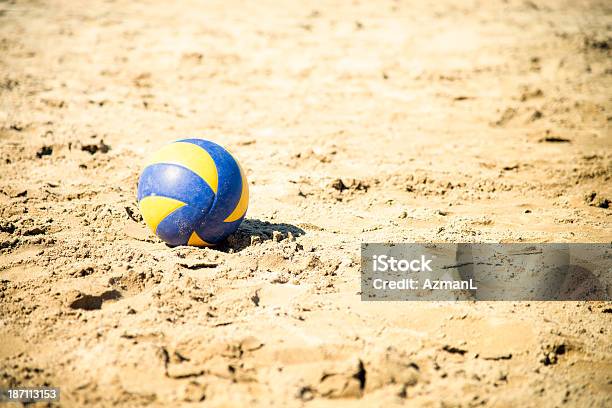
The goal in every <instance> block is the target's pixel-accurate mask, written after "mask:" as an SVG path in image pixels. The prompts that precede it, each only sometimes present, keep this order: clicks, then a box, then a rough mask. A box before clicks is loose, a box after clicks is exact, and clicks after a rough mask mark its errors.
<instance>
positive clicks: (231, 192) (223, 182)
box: [179, 139, 242, 222]
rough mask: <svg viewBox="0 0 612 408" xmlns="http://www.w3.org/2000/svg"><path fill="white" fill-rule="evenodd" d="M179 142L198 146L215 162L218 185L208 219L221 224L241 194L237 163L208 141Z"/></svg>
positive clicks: (191, 140)
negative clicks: (218, 221)
mask: <svg viewBox="0 0 612 408" xmlns="http://www.w3.org/2000/svg"><path fill="white" fill-rule="evenodd" d="M179 141H180V142H186V143H193V144H195V145H197V146H200V147H201V148H203V149H204V150H206V151H207V152H208V154H210V156H211V157H212V159H213V161H214V162H215V165H216V166H217V174H218V179H219V185H218V187H217V197H216V199H215V202H214V203H213V208H212V209H211V211H210V214H209V217H212V218H211V219H214V220H218V219H220V222H223V220H225V219H226V218H227V217H228V216H229V215H230V214H231V213H232V211H233V210H234V208H236V205H237V204H238V201H239V200H240V194H241V193H242V177H241V175H240V168H239V167H238V163H236V160H234V158H233V157H232V155H231V154H230V153H229V152H228V151H227V150H225V149H224V148H223V147H221V146H219V145H218V144H216V143H213V142H209V141H208V140H203V139H184V140H179Z"/></svg>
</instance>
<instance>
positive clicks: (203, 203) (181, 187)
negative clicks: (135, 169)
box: [138, 139, 249, 246]
mask: <svg viewBox="0 0 612 408" xmlns="http://www.w3.org/2000/svg"><path fill="white" fill-rule="evenodd" d="M248 204H249V186H248V182H247V179H246V175H245V174H244V171H243V170H242V168H241V167H240V164H238V161H237V160H236V159H235V158H234V157H233V156H232V155H231V154H230V153H229V152H228V151H227V150H225V149H224V148H223V147H221V146H219V145H218V144H216V143H213V142H211V141H208V140H204V139H183V140H177V141H176V142H173V143H170V144H167V145H165V146H164V147H162V148H161V149H160V150H158V151H157V152H156V153H154V154H153V155H152V156H151V157H150V158H149V160H148V161H147V163H146V165H145V167H144V169H143V171H142V173H141V175H140V179H139V181H138V207H139V209H140V212H141V214H142V217H143V218H144V221H145V223H146V224H147V225H148V226H149V228H150V229H151V231H153V233H154V234H155V235H157V236H158V237H159V238H161V239H162V240H163V241H165V242H166V243H167V244H169V245H172V246H177V245H195V246H212V245H216V244H218V243H220V242H222V241H223V240H224V239H225V238H227V236H228V235H230V234H232V233H233V232H235V231H236V229H238V226H239V225H240V223H241V222H242V220H243V219H244V216H245V214H246V211H247V207H248Z"/></svg>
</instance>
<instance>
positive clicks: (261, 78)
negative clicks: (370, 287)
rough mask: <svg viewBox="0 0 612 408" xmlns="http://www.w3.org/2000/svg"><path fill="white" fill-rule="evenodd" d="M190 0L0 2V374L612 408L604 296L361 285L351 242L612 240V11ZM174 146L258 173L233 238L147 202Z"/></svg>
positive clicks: (120, 384) (526, 5) (171, 393)
mask: <svg viewBox="0 0 612 408" xmlns="http://www.w3.org/2000/svg"><path fill="white" fill-rule="evenodd" d="M178 3H179V4H172V2H168V1H166V2H162V1H145V2H137V3H136V2H131V1H113V0H107V1H63V2H57V1H1V2H0V160H1V162H0V216H1V220H0V251H1V252H0V318H1V320H0V325H1V326H0V386H9V385H32V386H34V385H44V384H45V385H53V386H59V387H61V392H62V404H61V405H62V406H68V407H70V406H117V405H126V406H139V405H151V406H177V405H183V404H184V405H188V404H189V403H190V402H193V403H196V402H197V401H200V400H204V401H205V402H206V403H208V404H209V405H210V406H229V407H236V406H248V405H260V406H272V405H274V406H285V405H286V406H307V407H319V406H363V407H372V406H385V407H389V406H394V405H400V404H409V405H411V406H413V405H415V406H455V405H460V406H473V405H487V406H510V405H512V406H560V405H562V404H567V405H569V406H601V407H603V406H611V405H612V341H611V340H610V339H611V335H610V330H611V326H610V319H611V317H612V314H611V312H612V304H611V303H609V302H607V303H606V302H557V303H554V302H551V303H538V302H498V303H495V302H493V303H489V302H478V303H474V302H457V303H443V302H441V303H427V302H420V303H413V302H404V303H384V302H380V303H374V302H362V301H360V296H359V290H360V288H359V276H360V275H359V273H360V272H359V270H360V267H359V245H360V243H361V242H377V241H396V242H401V241H406V242H411V241H412V242H414V241H419V242H430V241H443V242H519V241H524V242H543V241H553V242H555V241H558V242H610V241H611V240H612V228H611V227H612V217H611V215H612V210H611V209H610V208H605V207H610V206H612V204H611V203H609V200H612V181H611V179H612V136H611V132H610V123H611V120H612V116H611V115H612V99H611V89H612V58H611V53H612V51H611V47H612V40H611V36H612V7H611V4H610V2H607V1H603V0H602V1H573V0H566V1H537V0H531V1H529V0H526V1H523V0H518V1H517V0H507V1H450V0H440V1H437V2H431V4H429V5H423V4H422V3H427V2H417V1H412V2H402V1H329V2H324V4H319V2H292V1H284V2H283V1H278V0H276V1H269V0H262V1H253V2H239V1H233V0H224V1H216V2H212V1H211V2H196V1H181V2H178ZM182 137H203V138H208V139H211V140H214V141H216V142H218V143H221V144H223V145H225V146H227V147H228V148H229V149H230V150H231V151H232V152H233V153H234V154H235V156H237V157H238V158H239V160H240V161H241V163H242V165H243V167H244V168H245V169H247V172H248V177H249V180H250V183H251V202H250V208H249V212H248V214H247V219H246V221H245V222H244V223H243V225H242V226H241V229H240V230H239V232H238V233H237V234H236V235H235V236H233V237H231V239H230V240H229V242H228V243H227V244H226V245H224V246H222V247H220V248H218V249H203V250H202V249H195V248H187V247H180V248H169V247H167V246H165V245H164V244H163V243H161V242H160V241H159V240H157V239H156V238H154V237H152V236H151V235H150V234H149V232H148V231H147V229H146V227H145V226H144V224H143V222H142V220H141V217H140V216H139V214H138V209H137V206H136V203H135V194H136V193H135V192H136V183H137V179H138V175H139V171H140V169H141V166H142V164H143V162H144V158H145V157H146V155H148V154H150V153H151V152H153V151H154V150H155V149H157V148H159V147H160V146H161V145H162V144H164V143H166V142H168V141H170V140H174V139H177V138H182ZM593 193H594V195H593ZM585 197H586V198H585ZM275 231H278V232H276V233H275ZM254 237H258V238H254Z"/></svg>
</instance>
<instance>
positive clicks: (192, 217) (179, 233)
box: [155, 206, 203, 246]
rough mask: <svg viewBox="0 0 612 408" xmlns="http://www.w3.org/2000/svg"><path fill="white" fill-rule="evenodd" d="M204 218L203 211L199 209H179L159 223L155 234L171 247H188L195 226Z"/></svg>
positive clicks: (188, 207) (187, 207) (186, 207)
mask: <svg viewBox="0 0 612 408" xmlns="http://www.w3.org/2000/svg"><path fill="white" fill-rule="evenodd" d="M202 216H203V213H202V211H201V210H198V209H197V208H194V207H190V206H184V207H181V208H178V209H176V210H175V211H173V212H171V213H170V214H169V215H168V216H167V217H166V218H164V219H163V220H162V221H161V222H160V223H159V225H158V226H157V230H156V231H155V233H156V234H157V236H159V237H160V238H161V239H163V240H164V241H166V242H167V243H168V244H170V245H173V246H175V245H187V241H189V237H190V236H191V234H192V233H193V227H194V225H196V224H197V222H198V220H199V219H201V218H202Z"/></svg>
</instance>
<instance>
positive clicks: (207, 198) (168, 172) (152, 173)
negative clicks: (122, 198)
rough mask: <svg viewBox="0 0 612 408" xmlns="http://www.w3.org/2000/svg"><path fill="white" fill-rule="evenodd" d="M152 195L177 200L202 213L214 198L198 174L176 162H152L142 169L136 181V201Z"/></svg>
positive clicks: (207, 208)
mask: <svg viewBox="0 0 612 408" xmlns="http://www.w3.org/2000/svg"><path fill="white" fill-rule="evenodd" d="M152 195H155V196H164V197H169V198H173V199H175V200H179V201H181V202H183V203H185V204H187V206H189V207H193V208H195V209H198V210H200V211H201V212H204V213H206V212H207V211H208V210H209V209H210V208H211V206H212V204H213V202H214V200H215V194H214V193H213V191H212V190H211V188H210V186H209V185H208V184H207V183H206V182H205V181H204V180H203V179H202V178H201V177H200V176H198V175H197V174H195V173H194V172H192V171H191V170H189V169H186V168H185V167H182V166H179V165H176V164H153V165H150V166H148V167H147V168H145V169H144V171H143V172H142V175H141V176H140V180H139V181H138V201H140V200H142V199H143V198H145V197H148V196H152Z"/></svg>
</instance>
